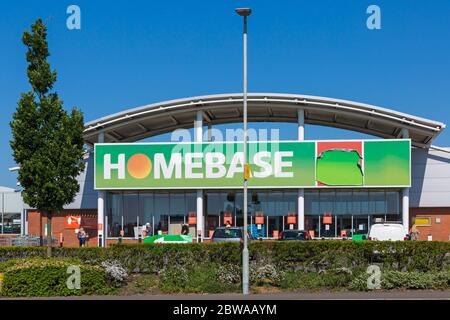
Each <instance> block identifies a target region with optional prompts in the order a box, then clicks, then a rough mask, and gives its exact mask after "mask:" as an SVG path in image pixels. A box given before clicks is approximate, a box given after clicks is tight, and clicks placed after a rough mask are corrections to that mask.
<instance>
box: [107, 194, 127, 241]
mask: <svg viewBox="0 0 450 320" xmlns="http://www.w3.org/2000/svg"><path fill="white" fill-rule="evenodd" d="M108 204H109V206H108V208H109V210H108V211H109V212H108V236H109V237H119V236H120V230H121V229H122V212H123V204H122V193H110V194H109V201H108Z"/></svg>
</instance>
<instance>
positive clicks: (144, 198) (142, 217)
mask: <svg viewBox="0 0 450 320" xmlns="http://www.w3.org/2000/svg"><path fill="white" fill-rule="evenodd" d="M154 210H155V208H154V194H153V192H152V193H139V223H140V224H141V225H146V224H147V223H150V227H151V230H153V227H154V224H155V223H154V221H153V220H154V219H153V215H154V212H155V211H154Z"/></svg>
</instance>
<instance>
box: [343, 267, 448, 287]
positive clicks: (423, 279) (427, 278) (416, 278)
mask: <svg viewBox="0 0 450 320" xmlns="http://www.w3.org/2000/svg"><path fill="white" fill-rule="evenodd" d="M369 276H370V275H369V274H367V273H361V274H360V275H359V276H357V277H355V278H354V279H353V280H352V281H351V283H350V285H349V288H350V289H352V290H355V291H368V290H369V288H368V286H367V279H368V278H369ZM380 284H381V288H380V289H386V290H391V289H448V287H449V286H450V272H449V271H439V272H417V271H411V272H401V271H395V270H385V271H383V272H382V273H381V283H380Z"/></svg>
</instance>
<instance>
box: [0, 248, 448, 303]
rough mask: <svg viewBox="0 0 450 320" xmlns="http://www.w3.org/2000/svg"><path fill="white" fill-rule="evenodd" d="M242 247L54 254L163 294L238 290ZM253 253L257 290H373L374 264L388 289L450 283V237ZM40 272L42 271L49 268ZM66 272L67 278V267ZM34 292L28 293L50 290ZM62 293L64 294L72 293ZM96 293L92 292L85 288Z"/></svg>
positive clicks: (28, 254)
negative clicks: (148, 283)
mask: <svg viewBox="0 0 450 320" xmlns="http://www.w3.org/2000/svg"><path fill="white" fill-rule="evenodd" d="M241 249H242V246H241V244H239V243H203V244H122V245H114V246H110V247H108V248H54V251H53V253H54V256H55V257H57V259H65V260H71V259H75V260H76V261H80V262H82V263H84V264H88V265H98V266H99V265H102V264H104V263H105V262H108V263H111V262H113V263H114V264H118V265H120V266H122V267H124V268H125V269H126V270H127V271H128V272H129V273H134V274H142V275H145V274H152V275H155V276H156V277H157V279H158V280H157V282H158V287H159V289H160V290H161V291H163V292H186V293H187V292H197V293H200V292H205V293H206V292H207V293H212V292H233V291H239V288H240V283H241V278H240V277H241V270H242V269H241V265H242V263H241ZM249 251H250V282H251V285H252V287H253V288H255V287H257V286H265V287H279V288H281V289H284V290H298V289H308V290H309V289H320V288H327V289H334V288H339V289H342V288H347V289H351V290H367V277H368V276H369V275H368V274H367V273H366V270H367V267H368V266H369V265H374V264H376V265H378V266H379V267H380V269H381V270H382V274H383V280H382V287H383V288H385V289H392V288H412V289H420V288H430V289H433V288H438V289H443V288H447V289H448V288H449V287H450V282H449V280H448V279H450V242H435V241H430V242H428V241H401V242H378V241H363V242H352V241H333V240H330V241H328V240H323V241H322V240H321V241H272V242H263V241H256V242H252V243H250V246H249ZM45 254H46V248H39V247H29V248H26V247H0V262H2V261H3V262H5V261H7V262H6V263H4V264H3V267H2V265H1V264H0V273H1V272H2V271H1V269H2V268H5V266H8V265H9V264H14V263H13V262H11V261H14V260H11V259H15V258H25V259H29V258H31V259H40V261H43V258H42V257H45ZM41 271H42V272H43V273H41V274H40V275H41V276H43V275H44V273H45V272H47V271H44V270H41ZM33 272H37V271H33ZM52 272H56V273H57V272H62V271H52ZM58 274H59V273H58ZM19 276H21V277H23V279H26V278H27V277H28V275H19ZM61 276H62V273H61ZM64 277H65V278H64V279H66V278H67V275H66V274H65V273H64ZM7 278H8V277H7V276H6V277H5V279H6V280H5V282H4V284H5V285H7ZM8 281H9V280H8ZM17 281H20V280H17ZM46 285H47V284H44V287H45V286H46ZM16 287H17V286H16ZM47 287H48V286H47ZM33 290H34V291H33V292H27V293H26V294H44V293H45V294H49V292H47V291H45V290H44V291H43V292H44V293H42V292H39V291H35V289H33ZM36 290H37V289H36ZM11 292H12V291H11ZM19 292H20V290H19ZM61 292H62V293H58V295H64V294H66V293H65V291H61ZM90 292H93V291H92V290H90V291H89V290H88V291H86V292H85V293H82V292H80V294H88V293H90ZM21 294H22V293H21ZM23 294H25V293H23Z"/></svg>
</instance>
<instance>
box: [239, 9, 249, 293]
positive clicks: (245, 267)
mask: <svg viewBox="0 0 450 320" xmlns="http://www.w3.org/2000/svg"><path fill="white" fill-rule="evenodd" d="M236 13H237V14H238V15H240V16H241V17H244V81H243V85H244V89H243V101H244V108H243V109H244V110H243V120H244V137H243V139H244V150H243V152H244V248H243V250H242V293H243V294H244V295H247V294H248V293H249V292H248V288H249V281H248V279H249V255H248V230H247V209H248V206H247V179H248V164H247V17H248V16H249V15H250V14H251V13H252V9H250V8H238V9H236Z"/></svg>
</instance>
